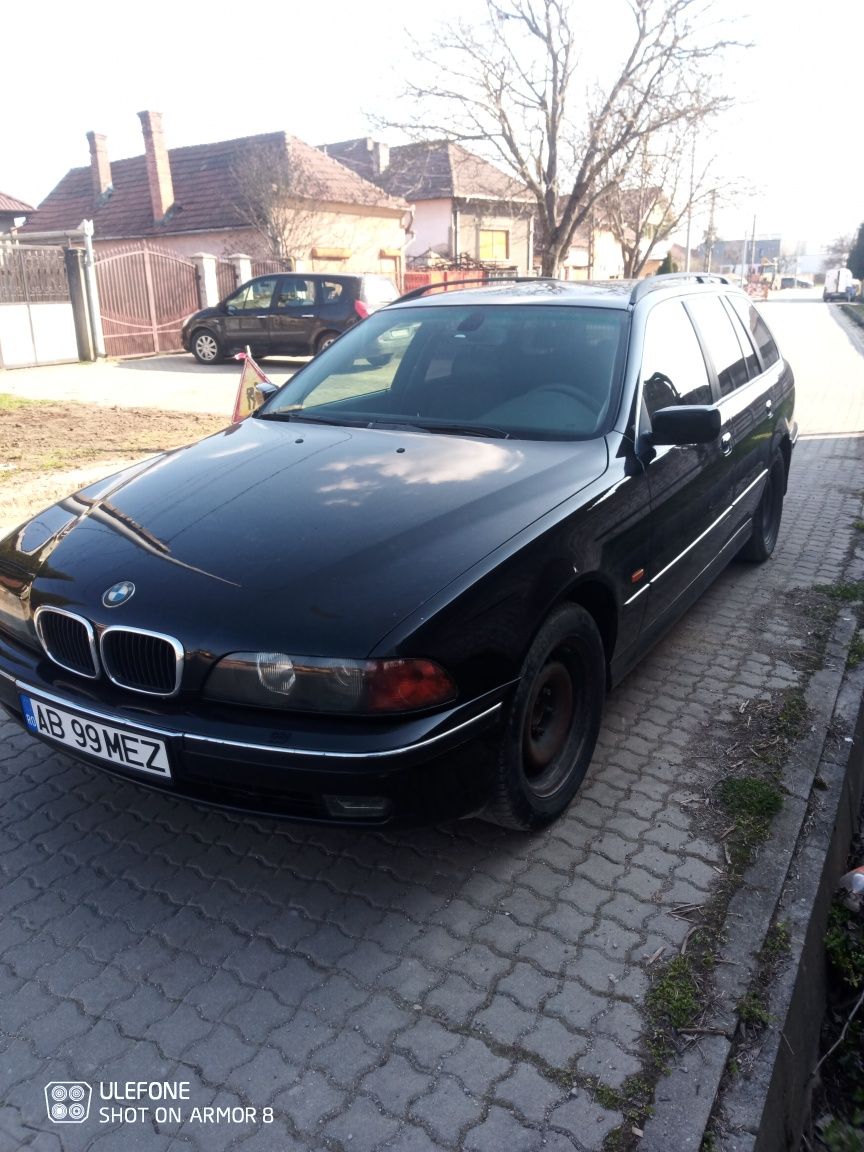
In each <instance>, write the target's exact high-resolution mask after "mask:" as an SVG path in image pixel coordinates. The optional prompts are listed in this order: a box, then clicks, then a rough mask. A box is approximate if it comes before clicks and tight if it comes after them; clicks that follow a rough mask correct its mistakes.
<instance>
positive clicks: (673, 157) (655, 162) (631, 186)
mask: <svg viewBox="0 0 864 1152" xmlns="http://www.w3.org/2000/svg"><path fill="white" fill-rule="evenodd" d="M675 129H676V130H674V131H671V132H664V133H656V134H655V135H654V136H650V137H645V138H644V139H643V140H642V141H641V142H640V145H639V149H638V152H637V155H636V156H635V157H634V158H633V160H632V162H630V157H629V155H628V156H624V157H618V158H616V159H615V161H613V163H612V164H610V166H609V168H608V169H607V171H606V172H604V174H603V183H604V184H605V185H606V188H607V190H606V192H604V194H603V196H602V197H601V199H600V203H599V214H600V217H601V219H602V220H603V221H604V223H606V224H607V226H608V227H609V230H610V231H611V233H612V235H613V236H614V237H615V239H616V240H617V241H618V245H619V247H620V249H621V257H622V261H623V264H624V276H625V277H627V278H628V279H629V278H631V277H637V276H640V275H641V273H642V272H643V270H644V268H645V265H646V264H647V263H648V261H649V260H650V259H651V254H652V252H653V251H654V249H655V248H656V246H657V245H658V244H659V243H661V242H662V241H663V240H666V239H668V238H669V236H671V235H672V233H673V232H675V231H676V229H677V228H678V227H679V225H680V224H681V222H682V221H683V220H684V218H685V217H686V216H687V214H688V213H691V212H693V211H694V210H695V209H696V208H698V207H701V205H702V204H703V203H705V202H707V201H708V200H709V199H710V198H711V197H712V196H716V187H715V186H713V185H712V182H711V162H710V161H709V163H708V164H706V165H704V167H703V168H702V169H701V170H700V171H698V172H697V171H696V170H695V167H693V166H692V165H691V156H690V149H689V147H688V146H687V142H686V139H685V136H686V135H687V132H688V131H689V128H688V129H686V130H684V131H682V130H681V127H680V126H678V125H676V126H675Z"/></svg>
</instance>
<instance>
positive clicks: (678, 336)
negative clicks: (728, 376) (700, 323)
mask: <svg viewBox="0 0 864 1152" xmlns="http://www.w3.org/2000/svg"><path fill="white" fill-rule="evenodd" d="M642 399H643V401H644V404H645V408H646V409H647V412H648V415H649V416H651V415H653V414H654V413H655V412H656V411H657V410H658V409H660V408H671V407H672V405H673V404H710V403H711V400H712V397H711V385H710V384H709V382H708V369H707V368H706V367H705V358H704V356H703V355H702V349H701V348H700V346H699V341H698V340H697V338H696V333H695V332H694V330H693V325H692V324H691V323H690V317H689V316H688V315H687V313H686V312H685V311H684V305H683V304H682V303H681V301H680V300H666V301H664V302H663V303H661V304H657V305H656V306H655V307H654V308H652V309H651V312H650V314H649V316H648V319H647V321H646V326H645V344H644V347H643V350H642Z"/></svg>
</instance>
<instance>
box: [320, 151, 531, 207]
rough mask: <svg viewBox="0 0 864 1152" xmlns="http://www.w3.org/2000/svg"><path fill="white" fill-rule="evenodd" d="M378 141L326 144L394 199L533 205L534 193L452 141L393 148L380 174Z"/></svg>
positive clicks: (356, 170) (338, 156)
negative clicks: (376, 167)
mask: <svg viewBox="0 0 864 1152" xmlns="http://www.w3.org/2000/svg"><path fill="white" fill-rule="evenodd" d="M371 143H372V142H371V141H368V140H365V139H363V138H362V137H361V138H360V139H357V140H343V141H340V142H339V143H337V144H322V145H321V148H322V150H323V151H325V152H326V153H327V154H328V155H329V156H335V157H336V159H337V160H341V161H342V163H343V164H346V165H348V166H349V167H351V168H353V169H354V171H355V172H359V173H360V175H362V176H364V177H365V178H366V179H367V180H374V182H375V183H376V184H378V185H379V187H381V188H384V189H385V190H386V191H387V192H389V193H390V194H391V195H393V196H404V198H405V199H406V200H412V201H413V200H442V199H451V198H454V197H455V198H467V197H475V198H481V199H482V198H485V199H488V200H515V201H518V202H521V201H529V202H531V195H530V193H529V192H528V189H527V188H525V187H524V186H523V185H521V184H519V183H518V181H516V180H514V179H513V178H512V176H508V175H507V174H506V173H505V172H502V171H501V169H500V168H496V167H495V165H494V164H490V163H489V161H488V160H484V159H483V158H482V157H481V156H475V155H474V153H473V152H469V151H468V150H467V149H465V148H463V147H462V146H461V144H454V143H453V142H452V141H450V140H427V141H423V142H422V143H419V144H402V145H398V146H397V147H395V148H391V149H390V150H389V151H390V156H389V163H388V165H387V167H386V168H385V170H384V171H383V172H382V173H381V174H380V175H375V174H374V172H373V169H372V150H371V148H370V144H371Z"/></svg>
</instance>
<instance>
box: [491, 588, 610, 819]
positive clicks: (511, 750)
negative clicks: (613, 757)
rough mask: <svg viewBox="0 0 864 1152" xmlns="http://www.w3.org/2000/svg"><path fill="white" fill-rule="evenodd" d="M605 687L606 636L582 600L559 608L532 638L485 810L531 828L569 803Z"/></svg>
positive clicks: (589, 751) (589, 750) (590, 746)
mask: <svg viewBox="0 0 864 1152" xmlns="http://www.w3.org/2000/svg"><path fill="white" fill-rule="evenodd" d="M605 691H606V657H605V653H604V650H603V641H602V640H601V639H600V633H599V632H598V631H597V626H596V625H595V623H594V621H593V619H592V618H591V616H590V615H589V614H588V612H586V611H585V609H584V608H581V607H579V606H578V605H576V604H566V605H563V606H562V607H560V608H556V609H555V611H554V612H552V613H551V615H550V616H549V617H548V618H547V619H546V622H545V623H544V624H543V626H542V627H541V629H540V631H539V632H538V633H537V635H536V637H535V638H534V642H533V643H532V645H531V647H530V649H529V650H528V655H527V656H526V657H525V662H524V664H523V665H522V672H521V676H520V679H519V684H518V686H517V688H516V693H515V695H514V697H513V702H512V704H511V706H510V713H509V715H508V718H507V725H506V728H505V731H504V735H503V737H502V740H501V746H500V750H499V753H498V758H497V763H496V766H495V769H494V778H493V785H492V790H491V794H490V797H489V800H488V802H487V805H486V807H485V809H484V810H483V812H482V814H481V815H482V816H483V818H484V819H486V820H490V821H492V822H493V823H495V824H500V825H502V826H503V827H505V828H516V829H519V830H520V831H531V830H532V829H536V828H542V827H544V826H545V825H546V824H550V823H551V822H552V821H553V820H555V819H556V818H557V817H558V816H560V815H561V813H562V812H564V810H565V809H566V808H567V806H568V805H569V803H570V801H571V800H572V799H573V797H574V795H575V794H576V790H577V788H578V787H579V785H580V784H581V783H582V779H583V777H584V776H585V773H586V771H587V770H588V765H589V764H590V763H591V757H592V755H593V753H594V746H595V744H596V743H597V734H598V732H599V731H600V720H601V717H602V714H603V699H604V696H605Z"/></svg>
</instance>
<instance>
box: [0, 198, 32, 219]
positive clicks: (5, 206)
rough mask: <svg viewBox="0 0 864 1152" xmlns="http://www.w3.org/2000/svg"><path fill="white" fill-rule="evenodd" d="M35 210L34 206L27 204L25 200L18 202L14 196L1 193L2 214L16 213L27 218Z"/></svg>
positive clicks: (0, 205) (0, 209) (0, 208)
mask: <svg viewBox="0 0 864 1152" xmlns="http://www.w3.org/2000/svg"><path fill="white" fill-rule="evenodd" d="M33 210H34V209H33V205H32V204H25V203H24V201H23V200H16V199H15V197H14V196H7V195H6V194H5V193H4V192H0V212H14V213H15V215H16V216H26V215H27V214H28V212H32V211H33Z"/></svg>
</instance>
